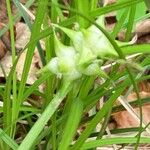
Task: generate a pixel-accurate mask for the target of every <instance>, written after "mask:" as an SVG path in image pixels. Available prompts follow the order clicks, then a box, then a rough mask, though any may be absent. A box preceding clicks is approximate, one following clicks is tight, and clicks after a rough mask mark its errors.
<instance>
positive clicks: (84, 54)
mask: <svg viewBox="0 0 150 150" xmlns="http://www.w3.org/2000/svg"><path fill="white" fill-rule="evenodd" d="M54 26H55V27H58V28H59V29H61V30H62V31H63V32H65V33H66V34H67V35H68V36H69V38H70V39H71V41H72V42H73V46H74V48H75V50H76V51H77V52H79V61H78V65H79V66H80V65H88V64H90V63H91V62H92V61H93V60H95V59H96V57H97V56H96V55H95V54H94V53H93V52H92V51H91V49H90V47H89V46H88V44H87V43H86V42H85V39H84V35H83V33H82V32H81V31H74V30H71V29H67V28H65V27H60V26H58V25H54Z"/></svg>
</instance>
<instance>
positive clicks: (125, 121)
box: [113, 91, 150, 128]
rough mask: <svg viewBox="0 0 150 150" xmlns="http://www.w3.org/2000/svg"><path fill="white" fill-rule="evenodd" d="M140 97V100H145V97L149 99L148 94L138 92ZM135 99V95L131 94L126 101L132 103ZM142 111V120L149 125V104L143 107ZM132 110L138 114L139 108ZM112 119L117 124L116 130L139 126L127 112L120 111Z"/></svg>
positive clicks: (149, 95)
mask: <svg viewBox="0 0 150 150" xmlns="http://www.w3.org/2000/svg"><path fill="white" fill-rule="evenodd" d="M140 96H141V98H147V97H150V93H149V92H145V91H142V92H140ZM136 99H137V97H136V93H131V94H130V95H129V96H128V98H127V100H128V101H133V100H136ZM142 109H143V119H144V121H145V123H149V122H150V115H149V114H150V104H147V105H144V106H143V107H142ZM134 110H135V112H136V113H137V114H139V108H134ZM113 119H114V120H115V122H116V124H117V128H130V127H138V126H139V123H138V121H137V120H136V119H135V118H134V117H132V116H131V114H130V113H129V112H127V111H122V112H118V113H116V114H114V115H113Z"/></svg>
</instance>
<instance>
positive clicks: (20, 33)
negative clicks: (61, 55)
mask: <svg viewBox="0 0 150 150" xmlns="http://www.w3.org/2000/svg"><path fill="white" fill-rule="evenodd" d="M16 33H17V35H16V47H17V49H23V48H24V47H25V46H26V44H27V43H28V42H29V39H30V30H29V29H28V27H27V25H26V24H24V23H17V24H16ZM26 52H27V50H25V51H24V52H23V53H22V54H21V56H20V59H19V61H18V64H17V67H16V72H17V77H18V80H20V79H21V75H22V70H23V66H24V61H25V59H26ZM1 64H2V66H3V67H4V69H5V72H6V75H8V73H9V71H10V69H11V67H12V56H11V53H10V52H7V54H6V56H5V57H4V58H3V59H2V60H1ZM40 65H41V62H40V57H39V54H38V51H37V49H35V52H34V56H33V59H32V64H31V67H30V71H29V75H28V79H27V84H33V83H34V82H35V80H36V79H37V77H36V72H37V70H38V69H39V67H38V66H40ZM3 76H4V75H3V73H2V70H1V69H0V77H3Z"/></svg>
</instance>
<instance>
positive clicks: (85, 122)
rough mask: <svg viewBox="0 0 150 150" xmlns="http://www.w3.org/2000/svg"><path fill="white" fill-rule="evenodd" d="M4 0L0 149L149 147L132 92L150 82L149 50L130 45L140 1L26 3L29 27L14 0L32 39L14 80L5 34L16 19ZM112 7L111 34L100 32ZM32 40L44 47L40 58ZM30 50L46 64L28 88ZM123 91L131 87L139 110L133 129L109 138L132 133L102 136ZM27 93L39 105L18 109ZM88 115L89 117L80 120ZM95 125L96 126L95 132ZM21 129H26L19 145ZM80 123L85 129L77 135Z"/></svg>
mask: <svg viewBox="0 0 150 150" xmlns="http://www.w3.org/2000/svg"><path fill="white" fill-rule="evenodd" d="M9 2H10V1H9V0H8V12H9V13H8V14H9V19H10V22H9V25H8V27H9V28H10V31H11V37H12V40H11V42H12V50H13V56H12V57H13V67H12V69H11V71H10V73H9V75H8V76H7V77H6V84H4V85H1V86H0V89H1V91H2V92H1V93H2V94H1V96H2V99H3V106H2V107H1V109H0V110H1V113H2V114H3V116H2V119H1V121H2V124H3V128H2V129H1V132H0V135H1V141H0V148H1V149H2V150H3V149H14V150H17V149H18V150H30V149H44V150H45V149H46V150H49V149H53V150H56V149H59V150H79V149H94V148H97V147H103V146H108V145H113V144H135V149H137V148H138V145H139V144H140V143H141V144H144V143H150V139H149V138H147V137H142V136H141V134H142V132H143V131H144V130H145V129H146V128H148V125H147V126H145V128H143V126H142V123H143V119H142V109H141V108H142V105H143V104H144V103H145V101H144V100H143V99H141V98H140V97H139V91H138V87H137V84H138V83H139V82H140V81H143V80H146V79H149V78H150V76H149V75H145V76H142V75H143V72H144V69H146V68H148V67H149V59H150V57H149V56H147V57H145V53H146V54H149V52H150V51H149V49H150V45H149V44H141V45H133V44H134V43H131V42H130V39H131V36H132V32H133V31H134V25H135V23H136V22H137V20H140V18H142V19H143V16H144V17H145V15H146V6H144V7H143V8H144V9H145V10H144V11H143V10H142V13H141V14H142V16H139V13H138V14H137V13H136V8H137V7H138V5H140V4H142V5H144V2H145V1H144V0H132V1H130V0H119V1H118V2H117V3H115V4H112V5H111V6H109V5H108V6H101V5H100V4H99V1H98V0H91V1H87V0H82V1H80V0H72V1H65V2H64V3H63V2H61V1H58V0H52V1H49V0H42V1H40V0H39V1H37V2H36V1H35V2H34V1H31V0H29V1H28V2H27V4H26V6H27V7H29V6H30V5H34V6H35V7H36V14H35V21H34V23H33V22H31V21H30V19H29V16H28V15H27V13H26V11H25V10H24V9H23V8H22V7H21V5H20V3H19V1H18V0H14V4H15V5H16V6H17V8H18V11H19V12H21V13H20V14H21V16H22V18H23V19H24V20H25V23H26V24H27V25H28V26H29V28H30V29H31V38H30V41H29V43H28V44H27V45H26V47H25V49H26V50H27V54H26V60H25V63H24V69H23V72H22V78H21V81H17V80H16V75H15V72H16V71H15V70H16V65H17V62H18V60H19V56H17V57H18V58H16V56H15V47H14V38H13V36H14V35H13V29H12V28H13V23H14V22H13V21H15V20H13V19H12V13H11V10H10V6H9ZM146 2H147V1H146ZM114 10H116V11H117V12H118V15H117V19H118V22H117V23H116V25H115V27H114V29H113V30H112V31H111V32H107V31H106V28H105V22H104V20H105V14H107V13H109V12H112V11H114ZM127 12H128V14H126V13H127ZM143 12H145V13H144V14H143ZM66 13H67V15H66ZM65 15H66V16H65ZM127 16H128V17H127ZM125 18H126V19H125ZM50 20H51V23H50ZM58 21H59V22H58ZM74 23H75V24H76V25H77V27H75V25H74ZM124 28H126V34H125V41H124V42H120V41H117V40H115V38H116V36H117V34H118V33H119V31H120V30H122V29H124ZM6 29H7V28H6ZM6 29H5V30H6ZM2 32H4V30H2ZM0 35H1V34H0ZM39 40H43V41H44V42H45V56H44V52H43V49H42V48H41V46H40V43H39ZM36 46H37V47H38V51H39V54H40V58H41V61H42V62H46V65H45V64H44V63H43V66H42V67H41V69H40V70H39V72H37V73H36V74H37V76H38V79H37V80H36V81H35V82H34V83H33V84H32V85H30V86H28V85H26V80H27V77H28V74H29V69H30V66H31V62H32V58H33V55H34V50H35V47H36ZM136 53H140V57H142V59H138V58H137V60H136V59H135V60H134V62H133V63H131V62H128V60H127V59H126V56H128V55H132V54H136ZM112 61H113V62H114V63H113V65H112V66H111V69H110V70H111V71H110V72H109V73H108V72H106V71H105V70H104V69H103V65H104V64H105V63H107V62H112ZM133 64H135V65H133ZM122 65H124V66H125V69H124V70H123V71H119V69H118V68H119V67H120V66H122ZM97 81H100V83H99V82H97ZM11 83H13V84H11ZM41 84H44V85H45V88H44V90H43V92H41V91H40V90H39V89H38V87H39V85H41ZM128 87H133V89H134V90H135V92H136V94H137V101H135V103H134V104H136V106H137V105H139V107H140V118H141V121H140V126H139V127H137V128H134V129H133V128H129V129H122V130H121V129H120V130H117V129H114V130H112V131H111V133H112V134H116V135H119V133H121V132H123V133H128V132H134V133H135V134H136V135H134V136H132V137H131V136H130V137H121V135H120V137H116V138H114V137H111V136H110V137H108V136H107V134H106V132H105V131H106V128H107V125H108V123H109V119H110V116H111V113H114V112H115V111H121V110H122V109H123V108H122V106H119V108H116V107H114V104H115V102H116V100H117V98H118V97H120V96H124V94H123V93H124V91H125V90H126V89H127V88H128ZM12 91H13V92H12ZM31 94H35V95H37V96H38V97H40V99H41V101H42V103H40V106H39V104H37V103H38V102H36V100H35V99H33V100H32V101H34V102H35V103H36V104H37V105H34V104H35V103H31V104H30V106H26V105H25V103H24V102H25V101H28V102H29V100H30V99H31V97H30V95H31ZM104 96H107V97H108V98H107V100H106V102H105V103H104V105H103V106H102V107H101V108H100V109H98V110H97V109H96V106H97V104H98V103H99V101H100V100H102V99H103V97H104ZM148 102H149V100H148ZM131 105H133V104H131ZM89 112H92V114H91V115H90V116H88V117H86V114H89ZM23 121H26V122H27V125H24V124H23ZM99 123H100V124H102V127H101V128H100V129H99V131H97V130H96V127H97V125H98V124H99ZM20 126H23V127H24V129H25V131H24V133H23V134H21V137H19V139H20V140H18V139H17V135H18V134H19V131H18V127H20ZM82 126H84V127H85V129H84V130H83V129H82ZM78 131H79V132H80V134H78ZM89 140H90V141H89Z"/></svg>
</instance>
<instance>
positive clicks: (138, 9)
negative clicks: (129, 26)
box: [116, 0, 147, 22]
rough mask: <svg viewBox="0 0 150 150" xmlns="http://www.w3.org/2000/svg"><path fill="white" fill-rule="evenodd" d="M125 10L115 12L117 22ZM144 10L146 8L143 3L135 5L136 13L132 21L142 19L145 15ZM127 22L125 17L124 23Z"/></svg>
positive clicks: (127, 18)
mask: <svg viewBox="0 0 150 150" xmlns="http://www.w3.org/2000/svg"><path fill="white" fill-rule="evenodd" d="M119 1H120V2H121V1H123V0H119ZM125 9H126V8H125ZM125 9H120V10H118V11H117V16H116V17H117V20H118V21H119V20H120V19H121V16H122V15H123V13H124V11H125ZM146 10H147V8H146V5H145V3H144V2H141V3H138V4H136V12H135V18H134V20H137V19H139V18H141V17H143V16H144V15H145V13H146ZM128 20H129V16H127V17H126V20H125V22H128Z"/></svg>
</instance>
